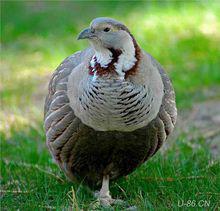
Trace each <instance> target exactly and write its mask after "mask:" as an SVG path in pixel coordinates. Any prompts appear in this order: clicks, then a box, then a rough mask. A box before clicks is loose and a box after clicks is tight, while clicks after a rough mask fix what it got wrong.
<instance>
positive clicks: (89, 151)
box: [45, 19, 177, 204]
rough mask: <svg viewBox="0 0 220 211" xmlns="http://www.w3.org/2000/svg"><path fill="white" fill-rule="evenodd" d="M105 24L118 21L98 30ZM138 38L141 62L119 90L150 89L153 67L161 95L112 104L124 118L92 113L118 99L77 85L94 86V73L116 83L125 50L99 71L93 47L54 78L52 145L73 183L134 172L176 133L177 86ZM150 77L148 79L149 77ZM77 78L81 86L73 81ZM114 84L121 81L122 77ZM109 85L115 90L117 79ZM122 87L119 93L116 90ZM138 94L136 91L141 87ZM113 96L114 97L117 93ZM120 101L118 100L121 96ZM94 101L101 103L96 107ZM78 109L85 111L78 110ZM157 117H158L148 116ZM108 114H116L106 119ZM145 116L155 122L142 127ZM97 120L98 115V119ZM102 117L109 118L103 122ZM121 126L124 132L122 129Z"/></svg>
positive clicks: (48, 120) (48, 106)
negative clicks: (92, 64)
mask: <svg viewBox="0 0 220 211" xmlns="http://www.w3.org/2000/svg"><path fill="white" fill-rule="evenodd" d="M107 20H109V19H107ZM100 23H101V24H104V25H105V24H108V25H109V24H112V25H111V27H115V25H116V24H115V25H114V23H116V21H115V22H114V20H112V19H110V23H109V21H106V20H105V19H104V20H99V19H98V21H94V23H93V25H92V26H96V25H98V26H99V27H100ZM117 23H118V22H117ZM95 24H96V25H95ZM98 26H96V27H98ZM125 31H126V30H125ZM132 40H133V44H134V47H135V56H136V62H135V63H134V65H133V66H132V67H131V68H130V69H129V70H128V71H127V72H126V73H125V77H124V79H123V82H119V87H120V84H125V85H126V83H129V86H130V85H131V86H133V84H137V85H138V86H139V85H141V89H140V90H144V91H146V90H147V88H146V86H148V84H147V82H146V84H145V81H147V80H148V79H147V78H149V76H150V74H151V72H150V73H148V72H147V71H148V69H149V71H150V70H151V69H152V74H154V71H157V73H155V74H156V76H155V78H154V77H153V78H152V80H149V81H150V82H149V84H150V83H151V82H152V83H153V84H155V87H156V88H153V87H151V85H149V87H150V88H151V92H152V93H154V92H155V94H151V93H150V92H149V93H148V92H146V94H145V95H144V94H143V98H140V99H139V97H138V96H139V95H140V94H139V93H140V92H139V91H136V92H134V93H136V94H133V95H130V97H124V98H123V99H119V100H120V101H118V102H116V104H112V105H113V107H112V110H110V111H113V112H114V108H115V109H116V108H118V107H117V106H119V110H118V115H119V116H117V115H116V117H114V115H113V113H112V115H111V112H110V111H109V112H108V113H106V114H103V113H102V112H101V111H100V112H101V113H100V114H99V113H98V114H97V113H95V112H93V110H92V109H96V107H98V108H97V109H96V110H97V111H98V112H99V108H103V109H104V111H105V109H106V110H107V109H108V103H111V99H109V98H106V99H109V102H108V100H106V99H105V96H107V95H109V96H112V95H110V94H109V93H108V91H107V92H104V91H103V92H102V88H97V85H96V84H95V85H94V87H95V88H96V89H94V90H96V91H94V92H93V93H91V92H89V91H88V92H87V93H91V95H89V96H87V95H88V94H87V95H86V94H83V95H82V94H80V93H84V91H83V90H84V89H87V88H86V86H84V83H80V85H77V83H78V81H79V80H82V81H84V82H85V84H86V83H87V82H86V80H88V81H90V82H88V83H91V84H92V83H93V82H92V79H91V80H90V78H91V77H93V76H94V71H96V74H97V75H98V77H100V78H101V79H100V81H99V79H97V80H98V82H99V83H98V84H100V83H105V80H106V81H107V80H110V79H109V77H110V78H111V77H113V78H115V77H117V73H116V70H115V68H116V67H115V66H114V64H115V63H117V62H118V61H119V56H120V55H121V54H122V51H121V50H117V49H116V50H110V51H111V52H112V55H113V58H112V61H111V62H110V63H109V64H108V67H109V68H108V67H107V68H103V67H101V65H100V64H98V63H97V59H95V68H93V69H92V67H91V65H90V61H91V59H92V57H93V56H94V53H95V51H94V50H93V49H91V48H89V49H86V50H84V51H81V52H78V53H75V54H73V55H71V56H69V57H68V58H66V59H65V60H64V61H63V62H62V63H61V65H60V66H59V67H58V68H57V69H56V71H55V72H54V74H53V76H52V78H51V81H50V84H49V93H48V95H47V98H46V101H45V130H46V137H47V146H48V148H49V150H50V152H51V154H52V156H53V157H54V159H55V161H56V162H57V163H58V165H59V166H60V168H61V169H62V170H63V171H64V172H65V174H66V175H67V177H68V178H70V179H71V180H73V181H74V180H84V181H85V182H86V183H87V184H89V185H93V184H98V183H100V182H101V181H102V179H103V178H104V179H106V178H107V180H108V178H110V179H116V178H118V177H120V176H123V175H127V174H129V173H131V172H132V171H134V170H135V168H137V167H138V166H140V165H141V164H142V163H143V162H145V161H146V160H148V159H149V158H150V157H152V156H153V155H154V154H155V153H156V152H157V150H158V149H159V148H160V147H161V146H162V144H163V142H164V141H165V140H166V139H167V137H168V136H169V134H170V133H171V132H172V130H173V127H174V125H175V122H176V116H177V113H176V104H175V93H174V90H173V87H172V84H171V82H170V80H169V78H168V77H167V75H166V73H165V72H164V70H163V69H162V68H161V66H160V64H159V63H158V62H157V61H156V60H155V59H153V58H152V57H151V56H150V55H149V54H147V53H145V52H144V51H142V50H141V49H140V48H139V46H138V44H137V43H136V41H135V39H134V38H133V36H132ZM148 65H149V68H148ZM81 66H82V67H81ZM77 68H78V69H80V68H81V69H80V70H79V71H78V72H79V73H78V72H77ZM129 71H130V73H129ZM145 71H146V73H145ZM106 74H107V75H108V76H107V78H106V79H105V77H103V75H106ZM113 75H114V76H113ZM145 75H146V80H145V78H144V77H145ZM157 78H158V79H157ZM74 80H75V82H74V83H73V81H74ZM93 80H94V81H96V79H93ZM114 80H116V81H118V79H113V81H114ZM157 80H158V82H157ZM102 81H104V82H102ZM160 81H161V83H162V85H160V86H159V85H158V87H157V83H158V84H159V83H160ZM94 83H95V82H94ZM108 83H109V84H110V85H109V86H111V83H112V79H111V82H108ZM72 84H73V86H76V87H77V89H78V91H77V92H74V90H75V89H74V88H73V87H72ZM100 86H101V85H100ZM101 87H102V86H101ZM134 87H136V85H135V86H134ZM100 89H101V91H100ZM118 89H119V88H117V89H115V90H116V91H115V92H117V90H118ZM154 89H155V90H154ZM133 90H134V91H135V90H136V88H134V89H133ZM103 93H104V94H103ZM105 93H106V94H105ZM110 93H111V94H112V92H110ZM126 93H127V94H129V92H126V91H122V92H121V93H119V94H118V95H117V96H119V97H120V96H122V97H123V96H126ZM158 93H159V94H158ZM148 95H149V96H151V98H150V97H149V98H147V97H146V96H148ZM160 95H161V96H162V98H161V101H160V100H159V99H157V96H158V98H159V96H160ZM72 96H73V97H72ZM83 96H87V97H88V100H89V101H88V100H87V101H88V103H84V104H82V101H83V100H84V101H85V102H87V101H86V99H82V97H83ZM136 98H137V100H136ZM141 99H143V100H146V102H148V101H149V106H146V109H148V108H149V111H148V112H145V113H144V111H143V112H142V113H141V108H145V107H143V106H144V105H142V104H143V103H142V102H145V101H141ZM148 99H149V100H148ZM116 100H118V97H117V98H116ZM132 100H133V101H132ZM135 100H136V101H135ZM76 101H77V102H76ZM94 101H95V104H94V106H93V103H94ZM126 102H130V103H126ZM154 102H155V104H154ZM158 104H159V105H158ZM78 105H79V110H77V109H76V110H75V108H76V107H77V106H78ZM81 105H84V107H85V109H84V110H83V109H82V108H81V107H80V106H81ZM132 105H133V107H132ZM114 106H115V107H114ZM138 106H139V107H138ZM141 106H142V107H141ZM154 106H158V110H157V109H154ZM110 107H111V106H110ZM136 107H137V108H136ZM96 110H94V111H96ZM142 110H143V109H142ZM79 111H80V112H79ZM81 112H82V113H81ZM83 112H90V113H88V115H91V118H90V119H88V120H87V116H88V115H87V114H86V113H85V114H83ZM138 112H139V113H138ZM155 112H156V113H155ZM151 113H155V114H152V115H151V117H150V116H149V117H148V115H150V114H151ZM96 115H97V116H96ZM105 115H110V116H106V117H105ZM138 115H139V116H138ZM141 115H142V116H144V115H145V116H146V118H149V122H147V123H146V124H145V123H143V124H142V122H141V123H137V122H138V119H141V118H142V117H141ZM93 116H95V117H94V119H95V120H94V119H93ZM102 116H103V118H102V119H101V117H102ZM145 116H144V118H145ZM81 117H83V118H84V119H83V118H81ZM113 117H114V118H115V119H114V118H113ZM88 118H89V117H88ZM111 118H113V119H112V121H110V122H108V123H106V122H105V119H106V121H107V119H110V120H111ZM96 120H97V122H100V121H103V124H102V123H101V124H100V125H101V126H102V125H105V124H106V125H107V126H108V125H109V128H114V126H111V124H113V122H114V121H115V124H119V127H118V128H119V129H118V130H117V129H116V130H108V129H105V126H103V128H104V129H103V128H102V127H101V126H100V128H101V129H100V128H99V127H98V125H96V124H93V121H96ZM87 122H88V124H87ZM122 124H123V125H122ZM133 124H137V126H135V127H134V128H132V126H133ZM91 125H92V126H91ZM121 125H122V126H121ZM139 125H141V127H139ZM142 125H143V126H142ZM120 127H121V128H122V129H123V130H120ZM96 128H97V129H96ZM116 128H117V127H116ZM101 130H103V131H101ZM103 181H104V180H103ZM103 183H104V182H103ZM104 189H105V187H104V185H103V187H102V189H101V192H100V193H101V194H103V190H104ZM104 192H105V193H104V195H102V196H101V197H103V200H104V198H105V200H104V201H101V202H103V204H108V203H111V202H110V201H108V203H106V196H108V197H109V200H110V199H111V197H110V196H109V194H107V192H108V191H107V192H106V191H104ZM111 200H112V199H111Z"/></svg>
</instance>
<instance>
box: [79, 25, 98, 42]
mask: <svg viewBox="0 0 220 211" xmlns="http://www.w3.org/2000/svg"><path fill="white" fill-rule="evenodd" d="M92 37H95V34H94V33H93V32H92V31H91V29H90V28H86V29H84V30H83V31H81V32H80V33H79V35H78V37H77V40H81V39H90V38H92Z"/></svg>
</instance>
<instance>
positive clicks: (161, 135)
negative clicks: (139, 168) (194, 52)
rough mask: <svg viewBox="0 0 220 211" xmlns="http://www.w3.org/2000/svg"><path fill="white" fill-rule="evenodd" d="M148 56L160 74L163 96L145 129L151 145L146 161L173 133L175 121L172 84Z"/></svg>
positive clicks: (158, 65) (155, 62)
mask: <svg viewBox="0 0 220 211" xmlns="http://www.w3.org/2000/svg"><path fill="white" fill-rule="evenodd" d="M148 56H150V58H151V61H152V63H153V65H154V66H155V67H156V68H157V70H158V71H159V73H160V76H161V78H162V82H163V86H164V90H163V92H164V95H163V99H162V104H161V106H160V110H159V112H158V115H157V117H156V118H155V119H154V120H153V121H152V122H151V123H150V124H149V125H148V126H147V128H146V129H147V133H148V134H147V136H148V139H149V142H150V145H151V147H150V148H149V151H148V153H147V157H146V159H147V158H149V157H151V156H152V155H154V154H155V153H156V152H157V150H158V149H159V148H160V147H161V145H162V144H163V142H164V141H165V140H166V139H167V137H168V136H169V134H171V132H172V131H173V129H174V125H175V123H176V119H177V109H176V101H175V92H174V89H173V86H172V83H171V81H170V79H169V78H168V76H167V74H166V73H165V71H164V70H163V68H162V67H161V65H160V64H159V63H158V62H157V61H156V60H155V59H154V58H153V57H152V56H151V55H149V54H148ZM146 159H145V160H146Z"/></svg>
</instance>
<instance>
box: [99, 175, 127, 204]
mask: <svg viewBox="0 0 220 211" xmlns="http://www.w3.org/2000/svg"><path fill="white" fill-rule="evenodd" d="M95 196H96V197H98V199H99V201H100V204H101V205H102V206H105V207H106V206H110V205H112V204H117V205H124V204H125V202H124V201H123V200H121V199H113V198H112V197H111V195H110V192H109V175H105V176H103V180H102V187H101V190H100V191H99V192H98V193H97V192H96V193H95Z"/></svg>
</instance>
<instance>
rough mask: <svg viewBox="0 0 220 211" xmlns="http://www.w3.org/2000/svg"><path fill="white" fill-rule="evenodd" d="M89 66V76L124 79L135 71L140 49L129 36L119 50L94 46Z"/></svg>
mask: <svg viewBox="0 0 220 211" xmlns="http://www.w3.org/2000/svg"><path fill="white" fill-rule="evenodd" d="M94 49H95V54H94V56H93V57H92V59H91V61H90V65H89V74H90V75H94V77H97V76H103V75H109V74H114V75H117V77H118V78H121V79H124V78H126V77H127V76H128V75H129V74H134V73H135V72H136V71H137V65H138V62H139V60H140V48H139V46H138V45H137V42H136V41H135V39H134V38H133V37H132V36H131V37H130V39H128V40H127V41H126V42H125V44H124V45H123V46H122V47H121V48H120V49H113V48H104V47H101V46H98V47H97V46H96V47H95V48H94Z"/></svg>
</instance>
